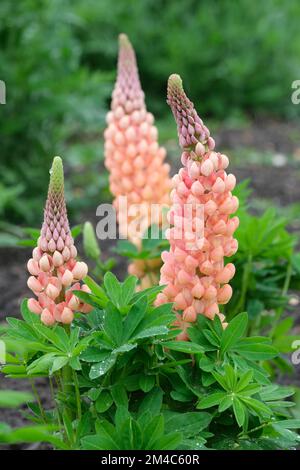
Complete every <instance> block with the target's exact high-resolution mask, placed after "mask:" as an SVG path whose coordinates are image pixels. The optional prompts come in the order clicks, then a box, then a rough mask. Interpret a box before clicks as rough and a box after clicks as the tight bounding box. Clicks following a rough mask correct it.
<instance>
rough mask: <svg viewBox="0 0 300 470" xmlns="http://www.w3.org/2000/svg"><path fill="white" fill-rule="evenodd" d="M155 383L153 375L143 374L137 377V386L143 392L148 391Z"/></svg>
mask: <svg viewBox="0 0 300 470" xmlns="http://www.w3.org/2000/svg"><path fill="white" fill-rule="evenodd" d="M154 385H155V376H154V375H146V374H143V375H141V376H140V378H139V386H140V388H141V390H143V392H145V393H147V392H150V390H151V389H152V388H153V387H154Z"/></svg>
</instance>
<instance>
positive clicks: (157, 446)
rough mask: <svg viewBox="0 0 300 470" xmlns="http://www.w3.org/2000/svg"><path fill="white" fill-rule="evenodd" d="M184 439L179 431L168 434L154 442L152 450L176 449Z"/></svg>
mask: <svg viewBox="0 0 300 470" xmlns="http://www.w3.org/2000/svg"><path fill="white" fill-rule="evenodd" d="M181 441H182V435H181V434H179V433H172V434H166V435H165V436H162V437H160V438H159V439H157V440H156V441H154V442H153V444H152V446H151V450H174V449H177V447H178V446H179V444H180V443H181Z"/></svg>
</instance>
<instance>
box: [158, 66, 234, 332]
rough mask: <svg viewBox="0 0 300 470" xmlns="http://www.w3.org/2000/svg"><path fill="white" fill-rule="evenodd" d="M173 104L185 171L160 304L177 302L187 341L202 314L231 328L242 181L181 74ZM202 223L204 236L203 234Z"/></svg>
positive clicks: (176, 188)
mask: <svg viewBox="0 0 300 470" xmlns="http://www.w3.org/2000/svg"><path fill="white" fill-rule="evenodd" d="M167 102H168V104H169V106H170V107H171V109H172V112H173V115H174V117H175V120H176V122H177V127H178V137H179V144H180V146H181V148H182V150H183V152H182V156H181V162H182V165H183V167H182V168H181V169H180V171H179V173H178V174H177V175H175V176H174V177H173V190H172V192H171V200H172V206H171V209H170V211H169V214H168V218H169V222H170V224H171V225H172V228H171V229H169V231H168V233H167V237H168V239H169V241H170V251H166V252H163V253H162V259H163V262H164V264H163V267H162V269H161V278H160V283H161V284H162V285H165V284H166V285H167V287H166V288H165V289H164V290H163V292H162V293H161V294H159V295H158V297H157V304H162V303H165V302H174V306H175V309H176V310H177V311H178V315H177V324H178V325H179V326H180V327H181V328H182V329H183V333H182V334H181V335H179V337H180V339H187V333H186V329H187V327H188V325H189V323H190V322H194V321H195V320H196V318H197V315H199V314H201V315H205V316H206V317H208V318H211V319H212V318H214V316H215V315H218V316H219V317H220V319H221V321H222V322H223V326H224V327H225V326H226V325H227V324H226V323H225V322H224V320H225V317H224V315H223V314H221V313H220V312H219V304H226V303H227V302H228V301H229V300H230V298H231V295H232V288H231V286H230V285H229V284H228V283H229V281H230V279H232V277H233V276H234V274H235V267H234V265H233V264H232V263H228V264H226V265H225V263H224V257H227V256H231V255H233V254H234V253H235V252H236V251H237V248H238V243H237V240H235V239H234V238H233V233H234V231H235V230H236V228H237V227H238V224H239V219H238V217H231V215H232V214H233V213H234V212H235V211H236V210H237V208H238V199H237V197H235V196H233V195H232V194H231V191H232V190H233V189H234V187H235V184H236V179H235V177H234V175H232V174H227V173H226V172H225V169H226V168H227V167H228V164H229V161H228V158H227V156H225V155H223V154H221V153H219V152H216V151H215V150H214V149H215V142H214V140H213V138H212V137H211V136H210V133H209V130H208V129H207V127H206V126H205V125H204V124H203V121H202V120H201V119H200V117H199V116H198V114H197V112H196V110H195V108H194V105H193V103H192V102H191V101H190V100H189V99H188V97H187V96H186V94H185V92H184V90H183V87H182V81H181V78H180V77H179V76H178V75H171V76H170V78H169V81H168V99H167ZM199 208H200V209H201V210H200V215H199ZM186 210H188V213H186ZM185 217H188V222H189V223H188V224H187V223H186V221H187V220H186V218H185ZM199 222H200V226H201V224H202V233H201V236H199V233H200V232H198V231H197V230H198V229H199ZM186 227H187V228H186ZM178 234H179V235H178ZM180 234H181V236H180ZM179 312H181V313H182V315H181V314H180V313H179Z"/></svg>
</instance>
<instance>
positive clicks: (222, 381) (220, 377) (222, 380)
mask: <svg viewBox="0 0 300 470" xmlns="http://www.w3.org/2000/svg"><path fill="white" fill-rule="evenodd" d="M212 375H213V377H214V378H215V379H216V381H217V382H218V383H219V384H220V385H221V387H222V388H224V390H226V391H227V392H228V391H230V390H232V387H231V386H230V383H229V382H228V377H227V376H226V375H222V374H219V373H218V372H216V371H212Z"/></svg>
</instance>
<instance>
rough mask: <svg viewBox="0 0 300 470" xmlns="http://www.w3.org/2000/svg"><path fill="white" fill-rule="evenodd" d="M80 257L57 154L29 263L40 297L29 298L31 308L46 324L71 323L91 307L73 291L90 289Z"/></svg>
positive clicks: (32, 285) (30, 281)
mask: <svg viewBox="0 0 300 470" xmlns="http://www.w3.org/2000/svg"><path fill="white" fill-rule="evenodd" d="M76 256H77V250H76V248H75V246H74V242H73V238H72V236H71V232H70V228H69V222H68V218H67V211H66V204H65V197H64V177H63V166H62V160H61V158H60V157H55V158H54V160H53V164H52V169H51V176H50V184H49V190H48V198H47V202H46V207H45V211H44V223H43V226H42V229H41V235H40V237H39V239H38V246H37V247H36V248H34V250H33V253H32V258H31V259H30V260H29V261H28V263H27V268H28V271H29V273H30V274H31V276H30V277H29V278H28V281H27V285H28V287H29V289H31V290H32V291H33V293H34V294H35V296H36V297H37V299H35V298H30V299H29V300H28V308H29V309H30V310H31V311H32V312H33V313H36V314H40V315H41V320H42V322H43V323H44V324H45V325H53V324H54V323H55V322H61V323H66V324H68V323H71V322H72V320H73V317H74V312H75V311H78V312H83V313H86V312H88V311H90V309H91V308H90V306H89V305H87V304H84V303H82V302H81V301H80V300H79V299H78V297H76V295H74V294H73V290H82V291H84V292H90V290H89V288H88V287H87V286H86V285H85V284H83V285H82V286H81V285H80V281H81V280H82V279H83V278H84V277H85V276H86V275H87V272H88V267H87V265H86V264H85V263H84V262H79V261H76Z"/></svg>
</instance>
